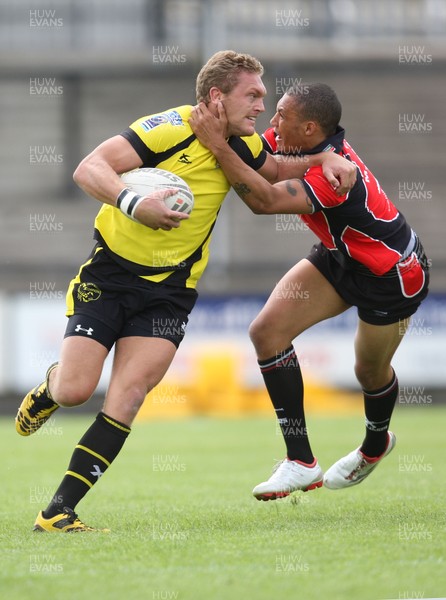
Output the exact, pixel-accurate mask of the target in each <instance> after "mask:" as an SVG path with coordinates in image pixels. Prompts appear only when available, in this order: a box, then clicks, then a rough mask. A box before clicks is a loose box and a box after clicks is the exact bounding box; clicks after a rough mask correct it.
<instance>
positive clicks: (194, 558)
mask: <svg viewBox="0 0 446 600" xmlns="http://www.w3.org/2000/svg"><path fill="white" fill-rule="evenodd" d="M60 412H61V413H62V411H60ZM445 416H446V410H445V409H440V408H435V407H432V406H430V407H427V406H417V407H411V408H408V407H404V408H399V409H397V411H396V413H395V415H394V419H393V422H392V426H393V430H394V431H395V432H396V434H397V439H398V443H397V446H396V448H395V450H394V451H393V453H392V454H391V455H390V456H389V458H388V459H386V461H385V462H384V463H383V465H381V466H380V467H379V468H378V469H377V470H376V472H375V473H373V475H372V476H371V477H370V478H369V479H368V480H367V481H366V482H364V483H363V484H361V485H359V486H357V487H355V488H352V489H350V490H342V491H330V490H327V489H320V490H315V491H312V492H309V493H307V494H303V493H297V494H295V495H294V496H293V497H291V498H288V499H285V500H280V501H276V502H268V503H263V502H257V501H256V500H255V499H254V498H252V496H251V489H252V487H253V486H254V485H255V484H257V483H259V482H260V481H262V480H263V479H265V478H266V477H267V476H268V475H269V473H270V469H271V467H272V465H273V459H275V458H281V457H282V455H283V445H282V442H281V439H280V436H278V435H277V433H276V426H275V423H274V421H273V419H272V418H271V419H265V418H246V419H243V420H242V419H241V420H220V419H210V418H202V419H199V418H197V419H192V420H187V421H175V422H166V421H163V422H153V423H137V424H135V426H134V429H133V432H132V435H131V436H130V437H129V440H128V442H127V444H126V447H125V448H124V451H123V452H122V454H121V455H120V457H119V458H118V459H117V461H116V463H115V464H114V465H113V467H112V468H111V469H110V471H109V472H108V473H106V475H105V476H104V478H103V479H102V480H101V481H100V483H99V485H97V486H96V487H95V488H94V489H93V490H92V492H90V494H89V495H88V496H87V497H86V498H85V499H84V500H83V502H82V503H81V504H80V505H79V506H78V511H79V513H80V516H81V518H82V519H83V520H84V521H85V522H86V523H88V524H91V525H94V526H107V527H110V528H111V530H112V531H111V533H110V534H97V533H93V534H81V535H79V534H78V535H76V534H74V535H50V534H38V533H33V532H31V527H32V525H33V522H34V518H35V516H36V514H37V512H38V510H40V509H41V508H44V507H45V505H46V503H47V500H48V499H49V497H50V495H51V494H52V493H53V492H54V489H55V487H56V485H57V484H58V482H59V479H60V477H61V475H62V474H63V472H64V471H65V468H66V465H67V461H68V458H69V456H70V454H71V451H72V448H73V446H74V445H75V444H76V443H77V441H78V439H79V438H80V436H81V434H82V433H83V431H84V429H85V428H86V426H87V425H88V424H89V422H90V421H91V419H90V418H85V417H82V418H76V417H73V416H70V417H67V416H66V413H65V416H63V415H62V414H57V415H56V416H55V417H54V418H53V419H52V421H50V427H49V428H48V430H47V432H46V433H44V431H45V430H42V433H40V434H35V435H34V436H32V437H30V438H20V437H19V436H18V435H17V434H16V433H15V431H14V428H13V422H12V419H9V420H6V419H3V420H2V421H0V436H1V437H0V440H1V441H0V447H1V451H2V457H3V459H2V480H1V501H0V547H1V570H0V573H1V574H0V595H1V597H2V598H5V599H6V598H7V599H8V600H9V599H16V598H17V599H19V598H20V599H27V600H32V599H42V600H43V599H45V600H48V599H49V600H53V599H59V598H60V599H64V600H79V599H82V598H90V597H92V598H99V599H100V600H114V599H122V598H128V599H130V600H133V599H135V600H136V599H149V600H156V599H158V600H166V599H168V598H170V599H178V600H201V599H206V600H239V599H240V600H242V599H245V598H246V599H251V598H255V599H259V600H263V599H265V600H266V599H268V600H271V599H274V598H291V599H294V598H299V599H302V600H313V599H315V600H316V599H317V600H319V599H333V600H350V599H352V600H369V599H370V600H378V599H379V600H381V599H384V598H386V599H387V598H429V597H444V596H446V566H445V556H446V542H445V537H446V536H445V480H446V477H445V475H446V468H445V461H444V433H443V430H444V425H443V423H444V418H445ZM308 421H309V422H308V425H309V427H310V431H311V435H312V443H313V450H314V452H315V454H316V455H317V456H318V458H319V461H320V463H321V465H322V466H323V467H325V468H326V467H328V466H329V465H330V464H331V463H332V462H333V461H334V460H336V459H338V458H339V457H341V456H343V455H344V454H345V453H346V452H348V451H350V450H352V449H353V448H354V447H355V446H356V445H357V443H358V442H359V441H360V438H361V434H362V428H363V425H362V417H361V416H359V415H358V416H356V417H351V418H344V417H324V418H322V417H319V416H318V417H316V416H311V415H310V418H309V419H308Z"/></svg>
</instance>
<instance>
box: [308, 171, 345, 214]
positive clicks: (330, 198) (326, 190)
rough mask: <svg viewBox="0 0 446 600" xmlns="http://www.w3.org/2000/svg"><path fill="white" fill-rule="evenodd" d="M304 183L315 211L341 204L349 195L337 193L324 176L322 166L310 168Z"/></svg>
mask: <svg viewBox="0 0 446 600" xmlns="http://www.w3.org/2000/svg"><path fill="white" fill-rule="evenodd" d="M303 184H304V187H305V190H306V192H307V195H308V197H309V198H310V200H311V202H312V204H313V207H314V212H317V211H319V210H322V209H324V208H334V207H335V206H339V205H340V204H342V203H343V202H345V200H346V199H347V197H348V194H344V195H343V196H337V195H336V192H335V190H334V189H333V188H332V187H331V185H330V183H329V182H328V181H327V179H326V178H325V177H324V175H323V173H322V167H321V166H317V167H311V168H310V169H308V171H307V172H306V173H305V175H304V178H303Z"/></svg>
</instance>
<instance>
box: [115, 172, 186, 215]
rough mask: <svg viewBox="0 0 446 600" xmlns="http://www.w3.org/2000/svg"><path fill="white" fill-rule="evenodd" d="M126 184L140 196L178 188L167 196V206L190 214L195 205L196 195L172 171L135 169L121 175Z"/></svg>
mask: <svg viewBox="0 0 446 600" xmlns="http://www.w3.org/2000/svg"><path fill="white" fill-rule="evenodd" d="M121 179H122V181H123V183H124V185H125V186H126V187H127V188H129V190H132V191H133V192H135V193H136V194H139V195H140V196H147V195H148V194H150V193H151V192H155V191H157V190H162V189H163V188H178V192H177V193H176V194H173V195H172V196H169V197H168V198H165V200H164V202H165V203H166V206H167V207H168V208H170V209H171V210H176V211H178V212H184V213H186V214H189V213H190V212H191V210H192V208H193V206H194V195H193V193H192V190H191V189H190V187H189V186H188V185H187V183H186V182H185V181H184V179H182V178H181V177H179V176H178V175H175V173H171V172H170V171H165V170H164V169H156V168H144V169H134V170H133V171H128V172H127V173H123V174H122V175H121Z"/></svg>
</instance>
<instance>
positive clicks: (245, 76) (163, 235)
mask: <svg viewBox="0 0 446 600" xmlns="http://www.w3.org/2000/svg"><path fill="white" fill-rule="evenodd" d="M262 74H263V67H262V65H261V64H260V63H259V62H258V61H257V60H256V59H255V58H253V57H251V56H249V55H246V54H238V53H236V52H233V51H222V52H218V53H217V54H215V55H214V56H213V57H211V58H210V60H209V61H208V62H207V63H206V64H205V65H204V66H203V68H202V69H201V71H200V73H199V75H198V77H197V86H196V87H197V100H198V102H200V101H204V102H205V103H206V104H207V105H208V106H209V108H210V110H212V111H214V112H215V114H217V106H218V103H219V102H222V103H223V105H224V106H225V109H226V112H227V115H228V122H229V125H228V135H229V143H230V144H231V146H232V148H233V149H234V150H235V152H236V153H237V154H238V155H239V156H240V157H241V158H242V159H243V160H244V162H245V163H246V164H248V165H250V166H251V167H252V168H254V169H255V170H256V171H258V172H259V173H260V174H261V175H263V176H264V177H265V178H266V179H268V180H269V181H271V182H274V181H277V180H279V179H285V178H289V177H290V176H291V175H292V176H294V177H298V176H302V175H303V172H304V171H305V170H306V168H307V167H308V166H309V163H306V164H305V165H302V164H300V165H294V166H293V165H292V164H291V163H286V164H278V163H277V162H276V160H275V158H274V157H273V156H272V155H270V154H267V153H266V152H265V151H264V150H263V146H262V141H261V138H260V137H259V136H258V135H257V134H256V133H255V123H256V118H257V117H258V115H259V114H260V113H262V112H263V111H264V105H263V98H264V96H265V93H266V90H265V87H264V85H263V83H262V79H261V77H262ZM192 109H193V107H192V106H179V107H177V108H172V109H170V110H166V111H164V112H161V113H159V114H155V115H151V116H145V117H143V118H141V119H138V120H137V121H135V122H134V123H133V124H132V125H131V126H130V127H129V128H128V129H127V130H125V131H124V132H123V133H122V134H120V135H116V136H114V137H112V138H110V139H108V140H106V141H105V142H103V143H102V144H100V145H99V146H98V147H97V148H96V149H95V150H93V152H92V153H91V154H89V155H88V156H87V157H86V158H85V159H84V160H83V161H82V162H81V163H80V165H79V166H78V168H77V169H76V171H75V173H74V179H75V181H76V183H77V184H78V185H79V186H80V187H81V188H82V189H83V190H84V191H85V192H86V193H87V194H89V195H90V196H92V197H93V198H95V199H97V200H99V201H100V202H102V203H103V205H102V207H101V209H100V210H99V213H98V215H97V217H96V221H95V236H94V237H95V239H96V245H95V247H94V248H93V251H92V253H91V255H90V257H89V258H88V260H87V262H86V263H84V264H83V265H82V266H81V268H80V270H79V273H78V275H77V276H76V277H75V278H74V279H73V280H72V282H71V283H70V286H69V289H68V292H67V316H68V325H67V329H66V332H65V337H64V340H63V343H62V347H61V353H60V360H59V362H58V363H56V364H54V365H51V366H50V367H49V369H48V371H47V374H46V378H45V381H44V382H43V383H42V384H40V385H39V386H37V387H36V388H34V389H33V390H31V391H30V392H29V393H28V394H27V396H26V397H25V398H24V400H23V402H22V404H21V406H20V408H19V411H18V414H17V417H16V429H17V431H18V433H19V434H20V435H24V436H27V435H30V434H32V433H34V432H35V431H36V430H37V429H38V428H39V427H40V426H41V425H42V424H43V423H44V422H45V421H46V420H47V419H48V418H49V417H50V415H51V414H52V413H53V412H54V411H55V410H56V409H58V408H59V406H63V407H74V406H79V405H80V404H83V403H84V402H87V401H88V399H89V398H90V397H91V395H92V394H93V392H94V391H95V389H96V386H97V384H98V381H99V378H100V375H101V372H102V368H103V364H104V361H105V359H106V357H107V355H108V353H109V351H110V350H111V348H112V347H113V346H114V347H115V354H114V362H113V367H112V373H111V378H110V383H109V386H108V390H107V393H106V397H105V402H104V405H103V409H102V411H101V412H100V413H99V414H98V415H97V417H96V419H95V421H94V422H93V424H92V425H91V427H90V428H89V429H88V430H87V431H86V433H85V434H84V436H83V437H82V438H81V440H80V441H79V444H78V445H77V446H76V447H75V449H74V452H73V454H72V457H71V460H70V463H69V466H68V470H67V471H66V473H65V476H64V477H63V479H62V482H61V484H60V486H59V487H58V489H57V490H56V492H55V494H54V496H53V498H52V500H51V502H50V504H49V506H48V507H47V508H46V509H45V510H44V511H41V512H40V513H39V515H38V517H37V520H36V522H35V525H34V530H35V531H48V532H72V531H89V530H92V528H91V527H88V526H86V525H85V524H84V523H83V522H82V521H81V520H80V519H79V518H78V516H77V515H76V513H75V512H74V509H75V507H76V505H77V504H78V502H79V501H80V500H81V499H82V498H83V497H84V496H85V494H86V493H87V492H88V491H89V490H90V489H91V488H92V486H93V485H94V484H95V483H96V482H97V481H98V480H99V478H100V477H101V476H102V475H103V473H104V472H105V470H106V469H107V468H108V467H109V466H110V464H111V463H112V461H113V460H114V459H115V458H116V456H117V455H118V453H119V452H120V450H121V448H122V446H123V444H124V442H125V440H126V438H127V436H128V434H129V433H130V426H131V424H132V422H133V420H134V418H135V416H136V414H137V412H138V410H139V408H140V406H141V404H142V403H143V401H144V398H145V396H146V394H147V393H148V392H149V391H150V390H151V389H153V388H154V387H155V386H156V385H157V384H158V383H159V382H160V381H161V379H162V378H163V376H164V374H165V373H166V371H167V369H168V367H169V365H170V363H171V361H172V359H173V357H174V355H175V352H176V350H177V348H178V346H179V344H180V342H181V340H182V338H183V336H184V333H185V329H186V325H187V322H188V316H189V313H190V311H191V310H192V308H193V306H194V304H195V301H196V298H197V292H196V290H195V287H196V284H197V282H198V280H199V278H200V276H201V274H202V273H203V270H204V268H205V267H206V264H207V260H208V250H209V242H210V236H211V233H212V229H213V227H214V224H215V221H216V218H217V215H218V211H219V209H220V206H221V203H222V202H223V200H224V198H225V196H226V194H227V192H228V190H229V188H230V185H229V183H228V180H227V178H226V176H225V175H224V173H223V171H222V170H221V169H220V167H219V165H218V163H217V161H216V159H215V157H214V156H213V155H212V153H211V152H210V151H209V150H208V149H206V148H205V147H204V146H203V145H202V144H201V143H200V142H199V141H198V140H197V139H196V137H195V135H194V133H193V132H192V129H191V127H190V125H189V123H188V119H189V117H190V115H191V112H192ZM314 161H315V162H314V163H311V164H323V167H324V169H327V167H328V171H326V172H325V171H324V172H325V174H326V176H327V178H328V179H329V181H330V182H331V183H332V184H333V186H337V185H339V184H338V180H337V178H340V179H341V186H340V187H341V190H340V191H345V187H344V185H342V183H343V179H345V186H346V188H348V189H349V188H351V187H352V185H353V183H354V180H355V177H356V169H354V168H353V167H352V166H351V165H350V163H348V161H344V159H341V158H339V157H337V156H335V155H334V154H332V153H325V154H323V155H322V154H321V155H318V156H316V157H315V158H314ZM330 165H331V167H330ZM139 167H159V168H161V169H166V170H168V171H172V172H174V173H176V174H178V175H179V176H181V177H182V178H183V179H184V180H185V181H186V182H187V183H188V184H189V185H190V187H191V189H192V192H193V194H194V197H195V204H194V209H193V212H192V213H191V215H190V216H188V215H184V214H183V213H179V212H175V211H172V210H170V209H168V208H167V206H166V205H165V203H164V201H163V199H164V198H165V197H167V196H168V195H169V193H172V192H168V191H163V192H155V193H152V194H150V195H149V196H146V197H143V198H141V197H137V196H135V194H134V193H133V192H131V191H130V190H127V189H126V188H125V187H124V186H123V184H122V180H121V179H120V177H119V174H120V173H123V172H126V171H130V170H132V169H135V168H139ZM290 169H291V170H290ZM330 169H331V170H330Z"/></svg>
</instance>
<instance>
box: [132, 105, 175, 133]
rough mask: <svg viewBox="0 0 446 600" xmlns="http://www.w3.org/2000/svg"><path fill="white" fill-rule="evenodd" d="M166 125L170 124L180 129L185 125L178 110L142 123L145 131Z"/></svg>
mask: <svg viewBox="0 0 446 600" xmlns="http://www.w3.org/2000/svg"><path fill="white" fill-rule="evenodd" d="M164 123H170V124H171V125H173V126H174V127H178V126H179V125H183V119H182V118H181V115H180V113H179V112H177V111H176V110H171V111H169V112H165V113H162V114H160V115H153V116H152V117H150V118H149V119H146V120H145V121H143V122H142V123H141V127H142V128H143V129H144V130H145V131H150V130H151V129H154V128H155V127H158V125H163V124H164Z"/></svg>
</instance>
